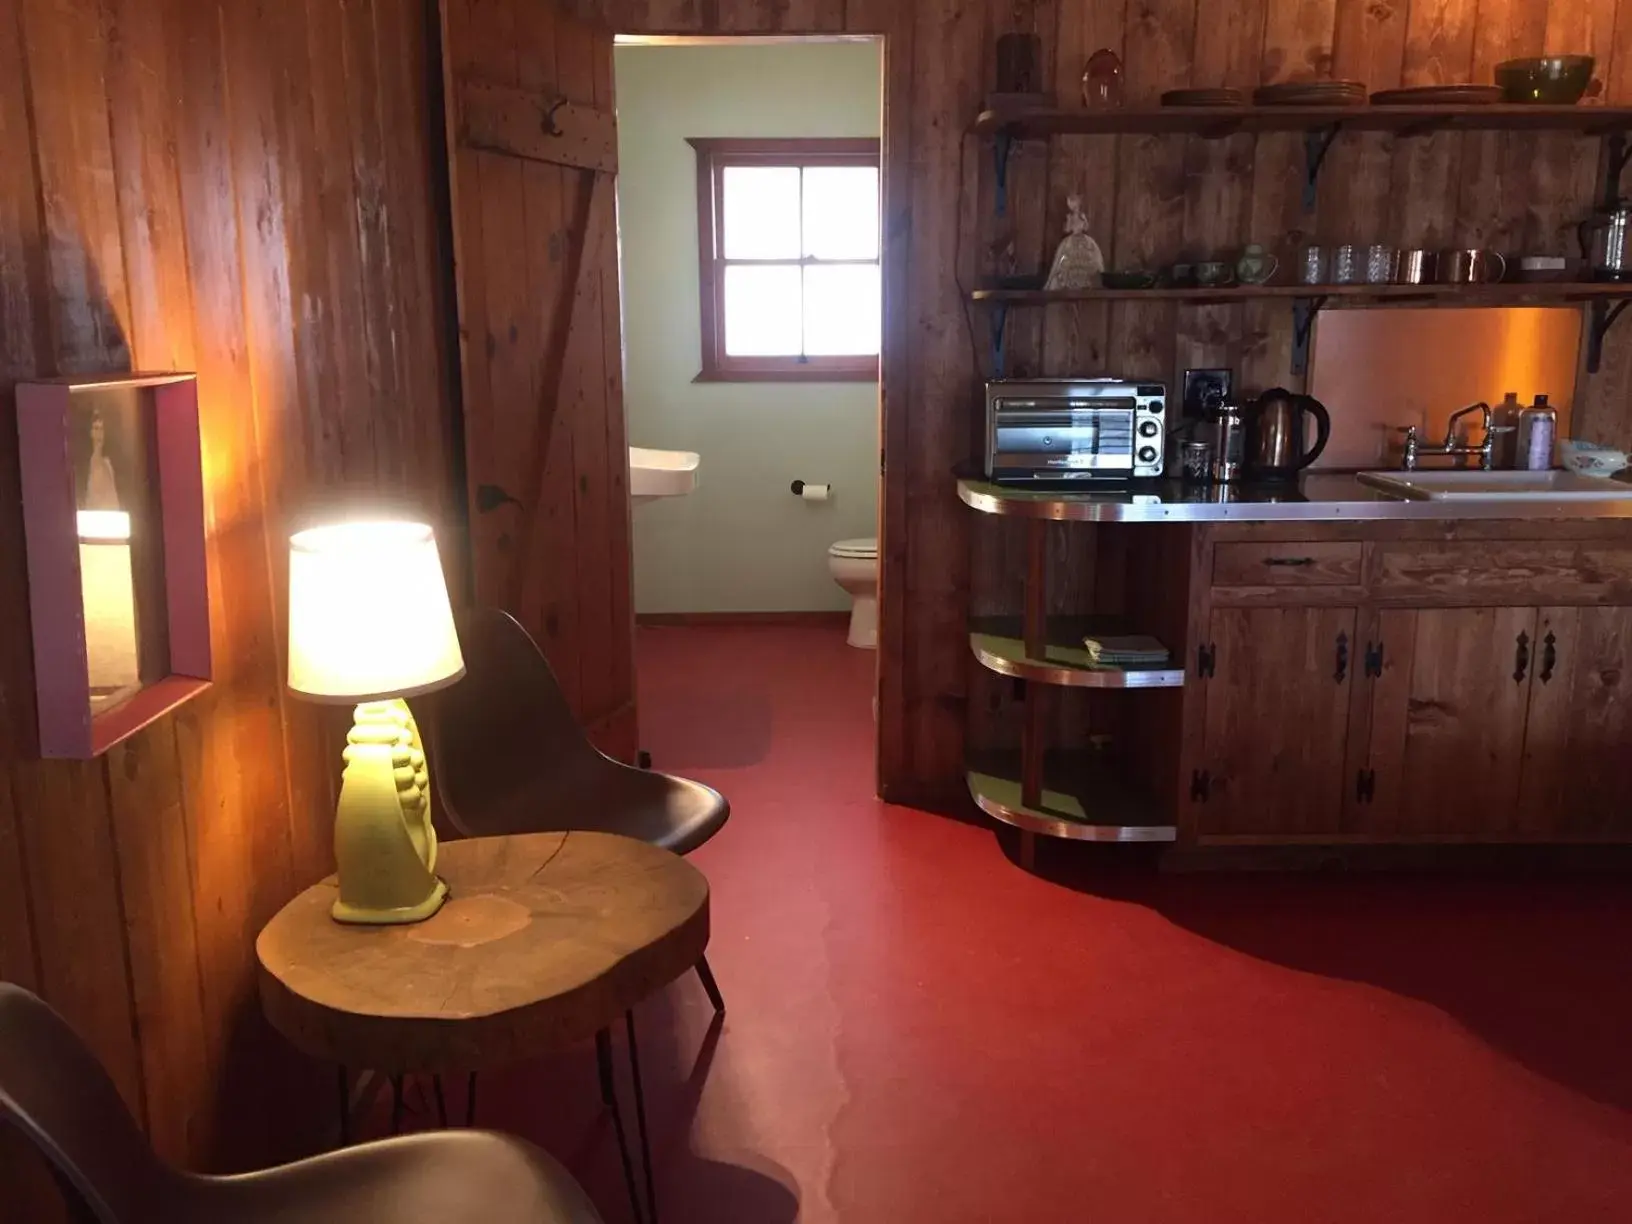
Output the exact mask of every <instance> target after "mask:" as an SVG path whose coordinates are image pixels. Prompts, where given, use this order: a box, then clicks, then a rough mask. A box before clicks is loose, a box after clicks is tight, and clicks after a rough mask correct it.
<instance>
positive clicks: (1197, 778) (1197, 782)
mask: <svg viewBox="0 0 1632 1224" xmlns="http://www.w3.org/2000/svg"><path fill="white" fill-rule="evenodd" d="M1212 793H1213V775H1212V774H1210V773H1208V772H1207V771H1206V770H1205V769H1198V770H1195V771H1194V772H1193V773H1191V775H1190V801H1191V802H1192V803H1206V802H1207V797H1208V796H1209V795H1211V794H1212Z"/></svg>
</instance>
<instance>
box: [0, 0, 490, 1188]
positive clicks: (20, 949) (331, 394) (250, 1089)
mask: <svg viewBox="0 0 1632 1224" xmlns="http://www.w3.org/2000/svg"><path fill="white" fill-rule="evenodd" d="M433 31H434V26H433V25H432V24H431V23H430V21H429V15H428V12H427V8H426V5H425V4H424V3H423V2H422V0H344V2H343V3H341V2H340V0H311V2H310V3H301V2H300V0H292V2H290V3H272V4H248V3H240V2H239V0H220V2H216V0H5V3H4V4H0V161H3V163H4V165H5V167H6V170H5V173H4V174H3V175H0V592H3V598H0V978H4V979H7V980H10V981H16V982H21V983H23V984H25V985H28V986H31V987H34V988H36V989H38V990H40V991H41V992H42V993H43V994H44V995H45V996H46V997H47V998H48V999H50V1001H51V1002H52V1003H53V1004H55V1005H56V1006H57V1007H58V1008H59V1009H60V1010H61V1011H63V1012H64V1013H65V1014H66V1015H67V1017H68V1018H69V1020H70V1021H71V1022H72V1023H73V1024H74V1025H75V1027H76V1028H77V1029H78V1030H79V1031H80V1033H81V1034H82V1035H83V1036H84V1037H85V1038H86V1039H87V1040H88V1041H89V1042H90V1043H91V1044H92V1046H93V1047H94V1048H95V1050H96V1052H97V1054H98V1055H99V1056H100V1058H101V1059H102V1061H103V1062H104V1063H105V1064H106V1066H107V1067H108V1069H109V1071H110V1072H111V1074H112V1076H113V1078H114V1081H115V1082H116V1083H117V1085H118V1086H119V1088H120V1090H121V1092H122V1093H123V1095H124V1097H125V1100H126V1101H127V1103H128V1104H129V1105H130V1107H131V1109H132V1111H133V1112H134V1113H135V1114H136V1116H137V1117H138V1118H139V1119H140V1120H141V1121H142V1122H143V1123H144V1124H145V1125H146V1127H147V1129H148V1131H149V1133H150V1134H151V1135H152V1136H153V1139H154V1141H155V1143H156V1144H157V1146H158V1148H159V1150H160V1151H161V1152H162V1153H163V1154H164V1155H166V1156H167V1157H170V1158H171V1159H174V1160H178V1161H184V1162H188V1163H191V1164H193V1165H195V1166H198V1167H213V1168H234V1167H243V1166H245V1165H248V1164H254V1163H263V1162H265V1161H267V1160H270V1159H273V1158H276V1157H278V1156H280V1155H285V1154H289V1153H291V1152H294V1151H297V1150H302V1149H305V1150H310V1148H311V1146H312V1144H313V1141H314V1140H315V1139H316V1138H317V1137H318V1132H319V1131H321V1129H322V1128H323V1127H324V1126H326V1125H327V1124H329V1123H330V1122H331V1121H332V1118H333V1099H332V1092H333V1088H332V1080H331V1079H330V1078H329V1072H328V1070H327V1069H324V1068H318V1067H315V1066H313V1065H312V1064H311V1063H310V1062H309V1061H308V1060H305V1059H302V1058H299V1057H297V1056H295V1055H294V1054H293V1053H292V1052H291V1051H289V1049H288V1048H287V1047H286V1045H285V1043H283V1042H282V1041H280V1040H278V1039H277V1038H276V1037H275V1036H274V1035H272V1034H271V1033H270V1032H269V1030H267V1029H266V1028H265V1027H264V1025H263V1023H262V1022H261V1019H260V1012H259V1007H258V1005H257V1002H256V996H255V977H254V972H253V970H254V938H255V934H256V932H257V931H258V930H259V928H260V926H261V925H262V924H263V923H264V922H265V921H266V919H267V918H269V917H270V916H271V914H272V913H273V912H274V911H275V910H276V908H277V907H278V906H280V905H281V904H282V903H283V902H284V901H286V900H287V899H288V898H289V897H290V896H291V895H293V894H294V893H295V892H296V891H298V890H299V889H300V888H302V887H305V886H306V885H307V884H309V883H311V882H312V881H313V880H315V879H317V878H318V877H319V876H321V875H322V874H323V873H324V872H325V871H326V870H328V869H329V863H330V850H329V836H330V835H329V827H330V823H331V820H332V817H331V812H332V806H331V795H332V785H333V779H334V777H335V775H336V769H337V767H338V763H339V756H338V752H339V748H340V747H341V745H342V742H343V728H341V727H337V726H336V725H335V723H334V717H335V716H334V715H333V714H331V713H324V712H322V711H320V710H319V709H317V708H316V707H308V706H302V705H301V704H299V703H298V702H295V701H293V700H290V699H287V698H286V697H285V695H284V693H283V687H282V675H283V664H284V660H283V640H282V634H283V627H284V608H283V599H284V590H285V582H286V576H285V568H286V563H285V560H284V555H285V551H286V540H287V536H288V533H289V531H290V530H291V528H292V527H295V526H298V525H299V524H300V521H301V518H302V516H303V515H305V514H306V513H308V512H309V511H310V510H314V509H316V508H317V506H318V504H319V503H320V501H321V500H323V499H329V498H332V499H335V500H336V501H341V500H346V501H353V502H354V501H355V500H359V499H373V500H378V501H382V502H389V503H390V504H392V505H393V507H402V508H405V509H410V510H412V511H414V512H415V513H419V514H422V515H427V516H429V517H430V518H431V520H432V521H433V522H436V523H437V524H438V525H439V526H440V527H441V528H442V531H443V534H444V537H445V538H446V539H447V540H448V542H449V544H450V545H451V548H450V550H449V551H450V554H451V556H452V558H453V564H454V567H455V568H457V565H458V561H459V557H460V553H461V551H462V548H461V545H460V542H459V532H460V531H462V526H461V523H460V518H459V509H458V508H459V506H460V504H461V502H462V495H461V493H460V490H459V489H458V488H457V486H456V483H455V482H456V479H457V474H456V469H455V465H454V455H455V453H456V451H455V445H454V432H455V414H454V411H453V403H454V400H453V398H452V397H451V395H450V393H449V390H448V386H449V377H450V374H451V371H450V370H449V369H448V368H447V366H448V362H447V361H446V359H445V358H444V355H443V354H444V351H445V348H446V345H445V333H444V331H443V328H444V327H445V325H446V323H445V320H446V317H447V314H446V308H445V303H444V302H443V301H442V298H443V296H444V294H443V281H444V277H445V270H444V269H445V260H446V258H447V257H446V254H445V252H444V251H443V250H442V245H443V243H442V239H441V236H440V235H441V232H442V231H441V229H440V226H439V223H438V221H437V218H436V216H435V212H434V201H435V200H436V198H437V194H438V189H437V182H438V177H439V176H440V174H441V167H440V155H439V153H438V152H437V144H436V140H437V139H438V138H437V137H435V136H434V134H435V133H436V132H437V131H438V129H439V126H440V123H441V115H440V113H439V112H438V113H432V95H431V92H430V89H429V87H428V82H429V81H430V80H431V73H432V71H433V69H434V67H435V64H434V59H433V54H434V48H433V42H432V36H433ZM133 367H134V368H138V369H196V370H197V371H198V374H199V394H200V409H201V413H202V427H203V448H204V458H205V467H206V472H205V484H206V500H207V506H206V510H207V520H208V531H209V553H208V558H209V581H210V602H211V613H212V618H213V623H212V630H213V638H214V641H213V646H214V658H215V667H216V678H215V685H214V687H213V688H212V689H211V690H210V691H209V692H208V693H207V694H205V695H204V696H202V697H201V698H199V699H197V700H196V701H194V702H193V703H192V704H190V705H188V706H187V707H185V709H184V710H183V711H182V712H181V713H180V714H179V716H177V717H173V718H168V719H164V720H161V721H160V722H159V723H157V724H156V725H154V726H153V727H151V728H149V729H148V730H146V731H144V732H142V733H141V734H140V735H138V736H136V737H135V738H134V739H131V740H129V741H127V742H126V743H124V744H122V745H120V746H119V747H118V748H116V749H115V750H114V751H113V752H112V753H110V754H109V755H107V756H106V757H104V758H102V759H100V760H97V761H93V762H87V763H75V762H61V761H56V762H42V761H38V760H35V759H32V757H33V750H32V743H31V741H32V738H33V729H32V728H33V713H34V712H33V696H32V692H33V688H32V675H31V662H30V655H29V637H28V624H27V600H26V598H25V597H24V592H25V591H26V589H27V588H26V583H25V580H24V568H23V567H24V559H23V541H22V522H21V517H20V513H19V509H18V471H17V453H16V443H15V437H16V434H15V427H14V422H13V418H12V413H11V405H12V387H13V385H14V384H15V383H16V382H17V381H18V380H21V379H29V378H34V377H41V376H50V375H54V374H59V373H70V372H92V371H106V370H123V369H129V368H133ZM455 577H456V578H457V574H456V575H455ZM0 1130H4V1128H0ZM39 1172H40V1171H39V1169H38V1167H37V1166H36V1165H34V1164H33V1162H32V1158H31V1157H29V1158H25V1157H24V1156H23V1154H22V1152H21V1150H20V1146H19V1143H18V1141H17V1140H16V1138H15V1136H13V1135H12V1134H11V1133H10V1132H9V1130H5V1131H4V1134H0V1185H3V1186H5V1187H6V1191H5V1202H6V1206H5V1208H4V1210H3V1211H0V1214H4V1215H5V1216H6V1218H7V1219H13V1218H15V1219H18V1220H23V1219H27V1220H47V1219H50V1218H52V1216H51V1214H48V1208H47V1207H46V1205H45V1200H44V1198H43V1197H42V1196H40V1195H38V1194H37V1193H35V1192H37V1191H38V1190H39V1187H40V1185H42V1184H43V1183H42V1180H41V1178H40V1176H39ZM19 1184H22V1185H24V1186H26V1187H29V1188H30V1189H25V1190H22V1191H18V1190H16V1189H15V1187H17V1186H18V1185H19ZM31 1193H34V1194H35V1197H33V1198H30V1197H29V1195H30V1194H31ZM17 1195H21V1197H20V1198H19V1197H17Z"/></svg>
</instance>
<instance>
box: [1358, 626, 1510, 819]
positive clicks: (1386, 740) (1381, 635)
mask: <svg viewBox="0 0 1632 1224" xmlns="http://www.w3.org/2000/svg"><path fill="white" fill-rule="evenodd" d="M1375 624H1376V627H1377V636H1376V638H1375V639H1372V640H1368V641H1367V644H1366V650H1367V654H1368V657H1370V658H1372V659H1376V658H1378V656H1379V654H1380V667H1374V668H1371V669H1368V670H1372V671H1375V672H1378V673H1379V674H1376V675H1368V676H1367V678H1366V683H1368V684H1369V685H1370V691H1369V706H1370V709H1369V711H1368V712H1369V714H1370V719H1371V722H1370V735H1369V737H1368V744H1367V751H1366V753H1365V756H1364V759H1363V764H1362V765H1361V766H1360V768H1359V769H1358V770H1357V771H1356V778H1355V784H1354V787H1353V789H1352V791H1351V799H1350V802H1349V804H1348V810H1347V814H1346V817H1345V820H1344V825H1345V828H1346V829H1347V830H1348V831H1350V832H1364V833H1371V834H1375V835H1379V836H1391V835H1397V836H1400V837H1414V836H1423V835H1444V834H1458V833H1467V834H1472V833H1499V832H1503V831H1506V830H1509V829H1511V828H1512V827H1513V824H1514V821H1515V814H1516V810H1517V806H1518V795H1519V772H1520V764H1521V761H1522V758H1523V755H1524V747H1525V745H1524V732H1525V718H1526V713H1527V708H1528V702H1529V695H1530V677H1531V674H1532V672H1533V670H1534V660H1535V652H1536V612H1535V609H1533V608H1427V609H1421V610H1398V611H1396V610H1388V611H1384V612H1381V613H1379V614H1378V615H1377V616H1376V618H1375ZM1362 700H1366V697H1365V695H1362Z"/></svg>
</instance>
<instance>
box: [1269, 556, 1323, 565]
mask: <svg viewBox="0 0 1632 1224" xmlns="http://www.w3.org/2000/svg"><path fill="white" fill-rule="evenodd" d="M1314 563H1315V559H1314V558H1313V557H1265V558H1264V564H1265V565H1279V566H1288V567H1299V566H1305V565H1313V564H1314Z"/></svg>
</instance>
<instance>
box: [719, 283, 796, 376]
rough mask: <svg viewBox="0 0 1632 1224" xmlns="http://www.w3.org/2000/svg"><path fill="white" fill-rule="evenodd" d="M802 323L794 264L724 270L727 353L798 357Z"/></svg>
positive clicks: (732, 354) (730, 354)
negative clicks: (790, 265)
mask: <svg viewBox="0 0 1632 1224" xmlns="http://www.w3.org/2000/svg"><path fill="white" fill-rule="evenodd" d="M802 326H803V318H802V311H801V309H800V302H799V268H798V267H797V266H792V267H789V266H782V267H775V266H772V267H764V268H760V267H743V266H741V265H738V266H736V267H731V268H727V269H726V270H725V351H726V355H727V356H730V357H789V356H791V357H797V356H798V355H799V351H800V350H799V333H800V329H801V327H802Z"/></svg>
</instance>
